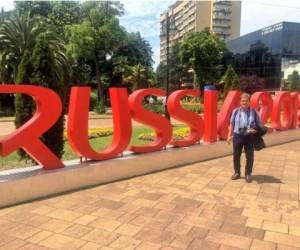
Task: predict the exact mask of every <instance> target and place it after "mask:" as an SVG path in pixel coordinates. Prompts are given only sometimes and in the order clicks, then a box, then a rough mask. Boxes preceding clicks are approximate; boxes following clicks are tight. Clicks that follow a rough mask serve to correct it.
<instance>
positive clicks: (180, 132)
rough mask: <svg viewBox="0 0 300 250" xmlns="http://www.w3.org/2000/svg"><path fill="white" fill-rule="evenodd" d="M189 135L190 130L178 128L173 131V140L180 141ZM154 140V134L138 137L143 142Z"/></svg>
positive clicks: (144, 134)
mask: <svg viewBox="0 0 300 250" xmlns="http://www.w3.org/2000/svg"><path fill="white" fill-rule="evenodd" d="M189 133H190V129H189V128H187V127H183V128H179V129H176V130H174V131H173V137H174V139H177V140H182V139H184V138H185V137H187V136H188V135H189ZM154 138H155V133H154V132H151V133H141V134H139V135H138V139H139V140H144V141H154Z"/></svg>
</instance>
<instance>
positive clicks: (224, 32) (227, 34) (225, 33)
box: [212, 29, 230, 36]
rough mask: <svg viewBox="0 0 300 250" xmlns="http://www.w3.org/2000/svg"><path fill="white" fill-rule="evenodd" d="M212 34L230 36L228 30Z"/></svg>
mask: <svg viewBox="0 0 300 250" xmlns="http://www.w3.org/2000/svg"><path fill="white" fill-rule="evenodd" d="M212 32H213V33H214V34H216V35H222V36H230V32H229V31H226V30H214V29H213V30H212Z"/></svg>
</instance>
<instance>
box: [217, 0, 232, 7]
mask: <svg viewBox="0 0 300 250" xmlns="http://www.w3.org/2000/svg"><path fill="white" fill-rule="evenodd" d="M214 5H227V6H231V5H232V3H231V1H214Z"/></svg>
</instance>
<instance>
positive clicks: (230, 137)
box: [227, 136, 232, 144]
mask: <svg viewBox="0 0 300 250" xmlns="http://www.w3.org/2000/svg"><path fill="white" fill-rule="evenodd" d="M231 141H232V136H228V137H227V143H228V144H230V143H231Z"/></svg>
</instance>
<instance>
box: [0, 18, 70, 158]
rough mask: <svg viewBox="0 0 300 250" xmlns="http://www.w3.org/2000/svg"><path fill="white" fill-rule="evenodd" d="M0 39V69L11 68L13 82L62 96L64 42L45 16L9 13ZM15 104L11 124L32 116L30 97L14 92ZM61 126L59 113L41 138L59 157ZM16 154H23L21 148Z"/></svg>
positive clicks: (66, 66) (66, 72) (65, 63)
mask: <svg viewBox="0 0 300 250" xmlns="http://www.w3.org/2000/svg"><path fill="white" fill-rule="evenodd" d="M0 41H1V42H0V58H1V63H0V66H1V71H2V70H4V71H5V70H6V71H7V70H9V69H11V72H10V74H11V76H10V78H11V79H12V81H14V82H15V83H17V84H18V83H31V84H39V85H42V86H45V87H48V88H50V89H53V90H54V91H56V92H57V93H58V94H60V96H61V98H62V100H64V89H65V88H64V83H66V79H67V77H68V75H69V72H70V71H69V68H70V67H69V64H68V59H67V57H66V55H65V45H64V43H63V42H62V40H61V39H60V38H59V36H58V35H57V34H56V33H55V32H54V29H53V27H51V26H50V25H48V24H47V22H46V20H45V18H43V17H39V16H34V17H30V15H29V14H28V13H27V14H23V15H15V16H13V17H12V18H10V19H8V20H6V21H4V23H3V24H2V25H1V27H0ZM15 108H16V118H15V125H16V127H20V126H21V125H23V124H24V123H25V122H26V121H28V120H29V119H30V118H31V117H32V114H33V112H34V110H35V105H34V103H33V101H32V99H31V98H30V97H28V96H25V95H16V98H15ZM63 126H64V122H63V116H62V117H61V118H60V119H59V121H58V122H57V124H56V125H55V126H54V127H53V128H52V129H51V130H50V131H48V132H47V133H46V135H44V138H43V139H44V141H45V143H46V145H48V147H49V148H50V149H51V150H52V151H53V152H54V153H56V155H57V156H59V157H61V156H62V153H63V143H64V141H63ZM20 155H21V157H25V156H26V154H24V152H23V151H21V153H20Z"/></svg>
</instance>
